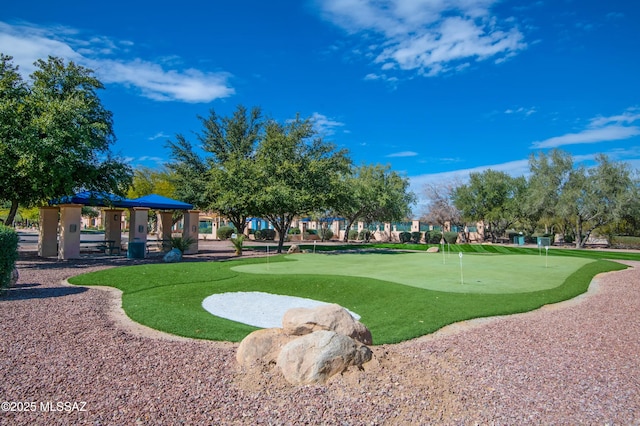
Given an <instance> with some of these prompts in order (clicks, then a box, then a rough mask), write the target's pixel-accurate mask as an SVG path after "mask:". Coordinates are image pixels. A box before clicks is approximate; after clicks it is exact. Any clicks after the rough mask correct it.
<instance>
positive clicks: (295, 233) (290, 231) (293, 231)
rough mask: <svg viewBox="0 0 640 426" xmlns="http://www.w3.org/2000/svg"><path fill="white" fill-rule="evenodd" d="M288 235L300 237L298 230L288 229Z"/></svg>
mask: <svg viewBox="0 0 640 426" xmlns="http://www.w3.org/2000/svg"><path fill="white" fill-rule="evenodd" d="M289 235H300V228H289Z"/></svg>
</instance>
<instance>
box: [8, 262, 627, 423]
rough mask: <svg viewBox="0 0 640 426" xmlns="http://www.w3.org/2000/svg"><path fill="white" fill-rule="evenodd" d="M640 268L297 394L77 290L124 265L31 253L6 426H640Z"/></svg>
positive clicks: (265, 374) (280, 381)
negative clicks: (80, 282) (94, 275)
mask: <svg viewBox="0 0 640 426" xmlns="http://www.w3.org/2000/svg"><path fill="white" fill-rule="evenodd" d="M115 263H116V264H117V263H118V262H117V261H116V262H115ZM629 264H630V265H631V266H632V267H631V268H629V269H627V270H625V271H621V272H615V273H608V274H604V275H601V276H599V277H597V278H596V280H595V281H594V284H592V286H591V289H590V291H589V293H587V294H586V295H583V296H581V297H579V298H578V299H576V300H573V301H569V302H566V303H563V304H558V305H554V306H551V307H545V308H542V309H540V310H537V311H534V312H530V313H526V314H521V315H513V316H509V317H500V318H496V319H491V320H478V321H470V322H466V323H462V324H456V325H453V326H449V327H447V328H445V329H443V330H441V331H439V332H437V333H435V334H433V335H430V336H425V337H423V338H419V339H416V340H413V341H409V342H404V343H401V344H397V345H381V346H371V347H370V348H371V350H372V352H373V356H372V359H371V361H369V362H367V363H366V364H364V365H363V366H364V371H360V370H359V369H358V368H349V369H348V370H347V371H345V372H344V373H342V374H336V375H335V376H333V377H331V378H330V379H329V380H328V381H327V382H326V383H325V384H322V385H320V384H314V385H291V384H290V383H288V382H287V381H286V380H285V379H284V378H283V377H282V375H281V374H279V373H278V372H277V371H276V370H274V369H270V368H263V369H257V370H256V369H253V370H247V369H244V368H241V367H240V366H239V364H238V362H237V361H236V352H237V349H238V344H232V343H224V342H210V341H196V340H189V339H180V338H171V337H167V336H166V335H163V334H161V333H158V332H153V331H149V330H148V329H145V328H144V327H136V326H132V325H127V321H125V320H122V319H118V318H117V317H116V316H114V303H115V304H116V305H117V302H118V297H119V295H118V294H117V293H116V292H112V291H103V290H100V289H94V288H83V287H69V286H65V285H63V284H62V283H61V282H62V281H63V280H64V279H66V278H68V277H70V276H73V275H76V274H78V273H80V272H86V271H90V270H96V269H101V268H105V267H110V266H113V265H114V261H113V260H110V261H109V262H108V264H106V263H104V262H103V261H99V260H97V261H90V260H79V261H65V262H59V261H55V260H42V259H35V258H30V257H24V256H23V257H22V258H21V260H20V261H19V262H18V269H19V271H20V279H19V281H18V284H17V285H16V287H15V288H14V289H12V290H10V292H9V294H8V296H7V297H5V298H3V299H0V327H1V334H0V372H1V374H2V380H0V402H2V403H3V405H2V408H3V411H2V412H0V424H8V425H45V424H47V425H50V424H53V425H56V424H61V425H62V424H64V425H66V424H91V425H129V424H134V425H135V424H144V425H146V424H149V425H151V424H153V425H174V424H247V425H249V424H251V425H253V424H278V425H279V424H292V425H293V424H296V425H297V424H340V425H365V424H366V425H372V424H373V425H377V424H381V425H382V424H393V425H396V424H455V425H461V424H462V425H466V424H469V425H472V424H567V425H574V424H617V425H634V424H640V373H639V371H640V272H639V268H638V266H640V263H638V262H629ZM596 284H597V285H596ZM114 301H115V302H114ZM373 339H374V343H375V336H373ZM6 402H9V403H10V404H9V405H7V404H6ZM32 403H35V404H32ZM74 403H77V404H74ZM80 403H81V404H80Z"/></svg>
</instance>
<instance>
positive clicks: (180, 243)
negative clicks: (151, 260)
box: [171, 237, 196, 253]
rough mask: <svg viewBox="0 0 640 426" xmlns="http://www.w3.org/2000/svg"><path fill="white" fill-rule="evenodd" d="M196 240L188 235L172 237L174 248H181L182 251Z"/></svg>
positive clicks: (172, 246)
mask: <svg viewBox="0 0 640 426" xmlns="http://www.w3.org/2000/svg"><path fill="white" fill-rule="evenodd" d="M195 242H196V240H195V239H193V238H191V237H187V238H182V237H171V248H172V249H174V248H175V249H178V250H180V251H181V252H182V253H184V252H185V250H187V249H188V248H189V246H190V245H191V244H193V243H195Z"/></svg>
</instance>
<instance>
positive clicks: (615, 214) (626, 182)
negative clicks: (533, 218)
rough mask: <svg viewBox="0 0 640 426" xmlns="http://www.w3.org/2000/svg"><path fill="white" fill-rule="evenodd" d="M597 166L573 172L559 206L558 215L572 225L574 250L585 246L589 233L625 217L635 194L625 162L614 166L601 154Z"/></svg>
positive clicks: (581, 168) (634, 184)
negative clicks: (574, 242) (574, 240)
mask: <svg viewBox="0 0 640 426" xmlns="http://www.w3.org/2000/svg"><path fill="white" fill-rule="evenodd" d="M596 162H597V165H596V166H595V167H592V168H590V169H586V168H585V167H584V166H581V167H578V168H576V169H574V170H572V171H571V172H570V174H569V179H568V182H567V185H566V186H565V188H564V189H563V192H562V194H561V196H560V203H559V204H558V211H557V212H558V215H559V216H560V217H561V218H563V219H565V220H567V221H571V222H573V224H574V232H575V237H576V248H582V247H584V245H585V243H586V242H587V240H588V239H589V237H590V236H591V233H592V232H593V231H594V230H595V229H597V228H600V227H603V226H605V225H608V224H610V223H612V222H614V221H615V220H617V219H619V218H621V217H623V216H624V214H625V212H626V211H627V209H628V208H629V206H631V205H632V202H633V200H634V198H633V197H634V196H635V195H637V191H636V190H634V187H635V188H637V183H634V182H633V181H632V179H631V174H630V170H629V169H628V166H627V165H626V164H624V163H613V162H611V161H610V160H609V158H608V157H607V156H606V155H604V154H599V155H598V156H597V157H596Z"/></svg>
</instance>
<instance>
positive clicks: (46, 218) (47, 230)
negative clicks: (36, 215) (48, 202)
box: [38, 207, 60, 257]
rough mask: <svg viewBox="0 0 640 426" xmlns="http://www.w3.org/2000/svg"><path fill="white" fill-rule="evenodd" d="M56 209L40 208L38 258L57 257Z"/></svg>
mask: <svg viewBox="0 0 640 426" xmlns="http://www.w3.org/2000/svg"><path fill="white" fill-rule="evenodd" d="M59 211H60V209H59V208H58V207H40V232H39V234H38V256H40V257H55V256H57V255H58V214H59Z"/></svg>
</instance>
